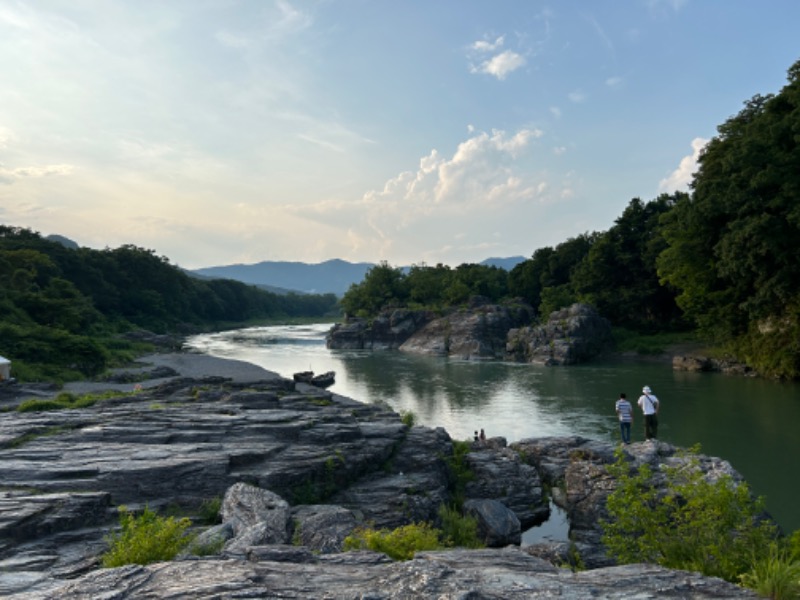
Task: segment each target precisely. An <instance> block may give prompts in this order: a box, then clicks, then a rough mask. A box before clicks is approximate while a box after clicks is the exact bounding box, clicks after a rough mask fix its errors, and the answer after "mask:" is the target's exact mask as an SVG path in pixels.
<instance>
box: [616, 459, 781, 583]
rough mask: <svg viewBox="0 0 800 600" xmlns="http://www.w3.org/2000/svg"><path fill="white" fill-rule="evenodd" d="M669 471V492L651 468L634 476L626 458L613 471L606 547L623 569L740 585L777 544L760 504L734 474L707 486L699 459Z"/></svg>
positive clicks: (634, 471) (642, 470) (646, 468)
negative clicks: (685, 573) (694, 574)
mask: <svg viewBox="0 0 800 600" xmlns="http://www.w3.org/2000/svg"><path fill="white" fill-rule="evenodd" d="M689 459H690V460H688V461H687V462H686V463H685V464H684V465H683V466H680V467H671V468H667V469H666V470H665V472H664V475H665V476H666V482H667V483H666V491H665V492H664V491H662V490H660V489H659V488H658V487H656V485H655V484H654V481H653V476H654V475H653V473H652V471H651V469H650V468H649V467H648V466H647V465H643V466H641V467H639V469H638V470H634V469H633V468H632V467H631V465H630V464H629V463H628V462H627V460H626V458H625V454H624V452H623V451H622V450H621V449H620V450H618V451H617V462H616V463H615V464H614V465H610V466H609V472H610V473H611V474H612V475H613V476H614V478H615V480H616V482H617V487H616V488H615V489H614V491H613V492H612V493H611V494H609V496H608V500H607V504H606V506H607V509H608V515H609V518H608V519H607V520H605V521H603V522H602V526H603V530H604V533H603V543H604V544H605V546H606V548H607V549H608V552H609V554H610V555H611V556H613V557H614V558H616V559H617V560H618V561H619V562H620V563H634V562H651V563H657V564H660V565H662V566H665V567H668V568H672V569H686V570H690V571H698V572H700V573H703V574H705V575H710V576H715V577H721V578H723V579H726V580H727V581H731V582H736V583H738V582H739V579H740V577H741V576H742V575H743V574H745V573H748V572H750V570H751V567H752V566H753V563H754V559H755V558H756V557H759V556H760V555H761V552H762V551H763V550H764V549H766V548H769V547H770V544H777V543H778V530H777V528H776V527H775V526H774V525H772V524H771V523H770V522H768V521H765V520H763V519H762V518H761V517H762V515H763V514H764V512H763V509H764V507H763V500H762V499H760V498H758V499H754V498H753V497H752V495H751V493H750V490H749V488H748V486H747V484H745V483H738V484H736V483H734V482H733V481H732V479H731V478H730V477H729V476H725V475H723V476H720V477H719V478H718V479H717V480H716V481H713V482H712V481H709V480H707V479H706V478H705V477H704V476H703V473H702V472H701V471H700V469H699V468H698V464H697V459H696V457H692V456H690V457H689Z"/></svg>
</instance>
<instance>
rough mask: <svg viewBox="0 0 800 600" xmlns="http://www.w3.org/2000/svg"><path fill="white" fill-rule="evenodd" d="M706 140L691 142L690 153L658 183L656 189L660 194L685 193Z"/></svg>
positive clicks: (699, 139)
mask: <svg viewBox="0 0 800 600" xmlns="http://www.w3.org/2000/svg"><path fill="white" fill-rule="evenodd" d="M707 143H708V140H707V139H704V138H699V137H698V138H694V139H693V140H692V153H691V154H689V155H688V156H684V157H683V158H682V159H681V162H680V164H679V165H678V168H677V169H675V170H674V171H673V172H672V173H671V174H670V175H669V176H668V177H666V178H665V179H662V180H661V181H660V182H659V185H658V189H659V191H661V192H666V193H668V194H671V193H673V192H678V191H686V190H688V189H689V184H690V183H691V181H692V177H693V176H694V173H695V171H697V160H698V158H699V157H700V152H702V150H703V148H705V147H706V144H707Z"/></svg>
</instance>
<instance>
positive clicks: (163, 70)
mask: <svg viewBox="0 0 800 600" xmlns="http://www.w3.org/2000/svg"><path fill="white" fill-rule="evenodd" d="M798 23H800V2H797V1H796V0H768V1H766V2H754V1H752V0H725V1H724V2H723V1H721V0H619V1H618V0H614V1H611V0H600V1H597V0H573V1H568V2H552V1H551V2H549V3H548V2H541V1H539V0H508V1H504V2H489V1H486V2H480V1H477V0H475V1H473V0H469V1H465V0H438V1H433V2H432V1H429V0H425V1H423V0H408V1H406V0H404V1H402V2H389V1H384V0H303V1H300V0H292V1H290V0H238V1H237V0H170V1H161V0H135V1H133V0H127V1H123V0H69V1H68V0H36V1H32V2H30V1H22V0H20V1H18V0H0V64H2V67H0V224H4V225H14V226H22V227H29V228H31V229H33V230H35V231H39V232H40V233H42V234H43V235H47V234H51V233H57V234H61V235H64V236H66V237H68V238H71V239H73V240H74V241H76V242H78V243H79V244H80V245H83V246H89V247H92V248H104V247H111V248H115V247H117V246H120V245H122V244H128V243H130V244H135V245H137V246H141V247H145V248H150V249H153V250H155V251H156V252H157V253H158V254H159V255H164V256H167V257H168V258H169V259H170V260H171V262H173V263H175V264H178V265H180V266H183V267H186V268H200V267H207V266H215V265H226V264H232V263H254V262H259V261H262V260H292V261H303V262H312V263H313V262H321V261H324V260H327V259H330V258H341V259H344V260H349V261H353V262H361V261H364V262H378V261H381V260H387V261H388V262H389V263H390V264H392V265H393V266H400V265H410V264H420V263H423V262H425V263H427V264H431V265H434V264H437V263H440V262H441V263H445V264H450V265H453V266H455V265H458V264H461V263H464V262H480V261H481V260H483V259H485V258H489V257H506V256H513V255H523V256H530V255H531V254H532V253H533V252H534V251H535V250H536V249H537V248H541V247H543V246H554V245H556V244H558V243H560V242H563V241H565V240H566V239H568V238H570V237H574V236H576V235H579V234H581V233H585V232H590V231H604V230H607V229H608V228H609V227H611V226H612V225H613V222H614V219H615V218H617V217H618V216H619V215H620V214H621V213H622V210H623V209H624V208H625V206H627V204H628V202H629V201H630V200H631V199H632V198H634V197H639V198H641V199H643V200H645V201H647V200H652V199H653V198H655V197H656V196H657V195H658V194H659V193H661V192H665V191H666V192H672V191H675V190H687V189H688V187H687V184H688V182H689V181H690V179H691V175H692V172H693V171H694V169H695V167H696V160H697V156H698V153H699V152H700V150H701V149H702V147H703V144H704V143H706V141H707V140H708V139H710V138H711V137H712V136H714V135H715V134H716V127H717V126H718V125H720V124H721V123H722V122H724V121H725V120H726V119H727V118H729V117H730V116H733V115H735V114H736V113H738V112H739V110H740V109H741V108H742V106H743V103H744V102H745V101H746V100H748V99H750V98H751V97H752V96H754V95H755V94H768V93H777V92H778V91H780V89H781V88H782V87H783V86H784V85H785V83H786V72H787V70H788V68H789V67H790V66H791V65H792V64H793V63H794V62H795V61H796V60H798V59H799V58H800V36H798V28H797V24H798Z"/></svg>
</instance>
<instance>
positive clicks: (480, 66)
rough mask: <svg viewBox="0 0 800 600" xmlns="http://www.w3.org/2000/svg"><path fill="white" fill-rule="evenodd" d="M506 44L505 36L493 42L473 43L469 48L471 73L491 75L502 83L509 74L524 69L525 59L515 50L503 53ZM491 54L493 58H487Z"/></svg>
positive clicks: (484, 40)
mask: <svg viewBox="0 0 800 600" xmlns="http://www.w3.org/2000/svg"><path fill="white" fill-rule="evenodd" d="M504 44H505V37H504V36H500V37H498V38H496V39H495V40H494V41H493V42H492V41H489V40H486V39H483V40H478V41H477V42H473V43H472V44H471V45H470V47H469V48H470V56H471V59H472V60H471V62H470V67H469V70H470V73H476V74H482V75H491V76H493V77H496V78H497V79H499V80H500V81H502V80H503V79H505V78H506V77H508V74H509V73H512V72H514V71H516V70H517V69H519V68H521V67H524V66H525V64H526V60H525V57H524V56H522V55H521V54H519V53H518V52H514V51H513V50H503V51H501V50H500V49H501V48H502V47H503V45H504ZM489 54H491V55H492V56H489V57H488V58H485V56H486V55H489ZM473 61H474V62H473Z"/></svg>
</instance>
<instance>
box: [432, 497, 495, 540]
mask: <svg viewBox="0 0 800 600" xmlns="http://www.w3.org/2000/svg"><path fill="white" fill-rule="evenodd" d="M439 519H440V520H441V522H442V538H443V539H444V543H445V544H446V545H447V546H453V547H456V548H483V547H484V546H485V545H486V544H484V543H483V541H482V540H481V538H480V537H478V520H477V519H476V518H475V517H472V516H470V515H462V514H461V512H460V511H459V510H458V509H457V508H455V507H449V506H447V505H445V504H442V505H441V506H440V507H439Z"/></svg>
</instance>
